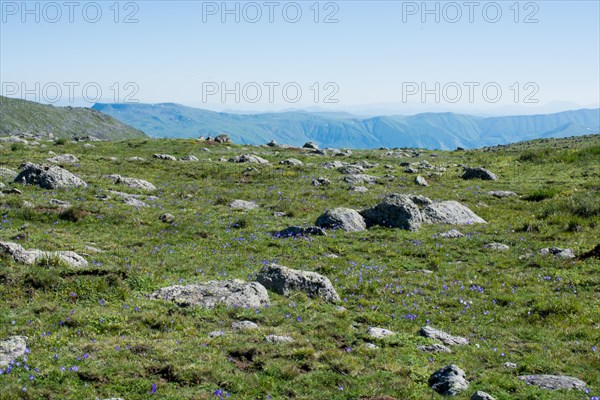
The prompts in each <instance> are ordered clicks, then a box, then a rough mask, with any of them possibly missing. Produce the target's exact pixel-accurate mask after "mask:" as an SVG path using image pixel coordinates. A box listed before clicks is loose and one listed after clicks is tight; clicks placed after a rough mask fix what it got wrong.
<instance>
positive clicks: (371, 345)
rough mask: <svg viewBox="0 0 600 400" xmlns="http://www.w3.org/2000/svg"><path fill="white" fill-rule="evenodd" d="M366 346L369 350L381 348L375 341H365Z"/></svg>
mask: <svg viewBox="0 0 600 400" xmlns="http://www.w3.org/2000/svg"><path fill="white" fill-rule="evenodd" d="M365 347H366V348H367V349H369V350H377V349H378V348H379V346H377V345H376V344H375V343H369V342H367V343H365Z"/></svg>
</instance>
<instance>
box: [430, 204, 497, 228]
mask: <svg viewBox="0 0 600 400" xmlns="http://www.w3.org/2000/svg"><path fill="white" fill-rule="evenodd" d="M422 214H423V221H424V222H426V223H429V224H450V225H470V224H487V222H486V221H485V220H484V219H483V218H481V217H480V216H478V215H477V214H475V213H474V212H473V211H471V210H470V209H469V208H468V207H467V206H464V205H462V204H460V203H459V202H457V201H442V202H440V203H433V204H430V205H428V206H427V207H425V208H424V209H423V210H422Z"/></svg>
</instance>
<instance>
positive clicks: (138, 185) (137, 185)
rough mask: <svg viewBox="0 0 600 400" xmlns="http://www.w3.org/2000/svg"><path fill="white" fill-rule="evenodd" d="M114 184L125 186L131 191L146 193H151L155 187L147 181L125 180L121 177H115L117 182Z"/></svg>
mask: <svg viewBox="0 0 600 400" xmlns="http://www.w3.org/2000/svg"><path fill="white" fill-rule="evenodd" d="M115 183H116V184H117V185H123V186H127V187H130V188H132V189H140V190H145V191H147V192H152V191H154V190H156V186H154V185H153V184H151V183H150V182H148V181H145V180H143V179H138V178H126V177H123V176H117V180H116V181H115Z"/></svg>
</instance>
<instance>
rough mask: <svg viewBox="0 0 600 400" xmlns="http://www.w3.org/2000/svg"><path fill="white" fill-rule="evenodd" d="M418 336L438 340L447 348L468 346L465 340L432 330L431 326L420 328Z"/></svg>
mask: <svg viewBox="0 0 600 400" xmlns="http://www.w3.org/2000/svg"><path fill="white" fill-rule="evenodd" d="M418 334H419V335H420V336H424V337H427V338H432V339H436V340H439V341H440V342H442V343H444V344H445V345H447V346H455V345H456V346H462V345H466V344H469V341H468V340H467V339H466V338H463V337H460V336H452V335H450V334H448V333H446V332H443V331H440V330H439V329H435V328H432V327H431V326H428V325H427V326H424V327H422V328H421V329H420V330H419V332H418Z"/></svg>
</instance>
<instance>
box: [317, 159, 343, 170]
mask: <svg viewBox="0 0 600 400" xmlns="http://www.w3.org/2000/svg"><path fill="white" fill-rule="evenodd" d="M344 165H348V164H347V163H345V162H342V161H337V160H336V161H333V162H325V163H323V164H321V166H322V167H323V168H325V169H336V168H341V167H343V166H344Z"/></svg>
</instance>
